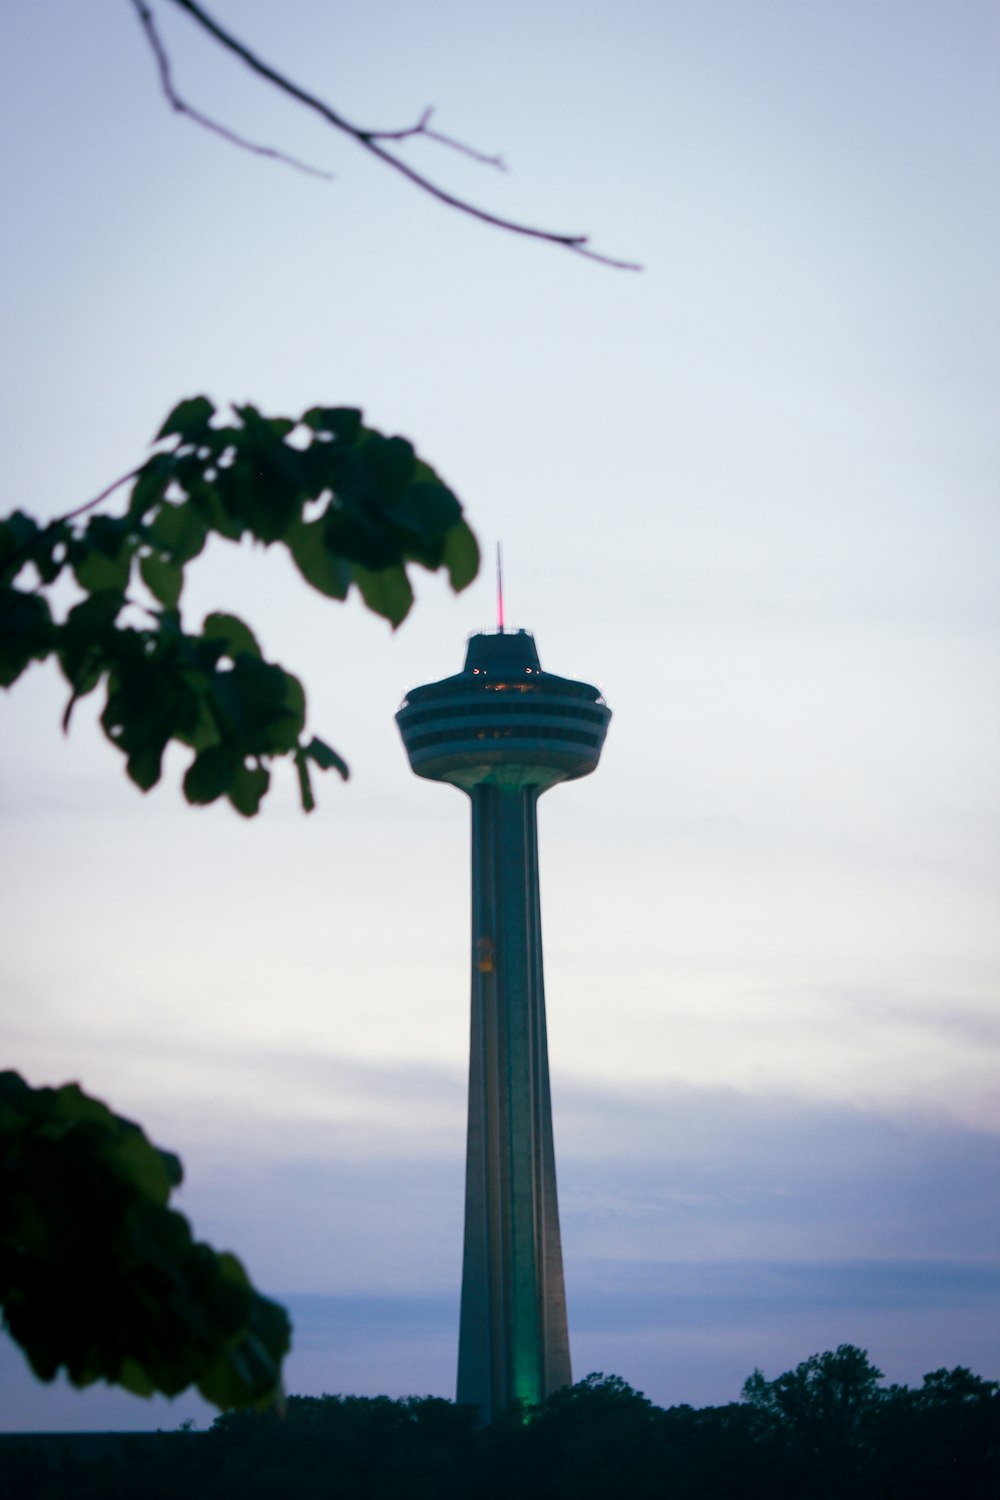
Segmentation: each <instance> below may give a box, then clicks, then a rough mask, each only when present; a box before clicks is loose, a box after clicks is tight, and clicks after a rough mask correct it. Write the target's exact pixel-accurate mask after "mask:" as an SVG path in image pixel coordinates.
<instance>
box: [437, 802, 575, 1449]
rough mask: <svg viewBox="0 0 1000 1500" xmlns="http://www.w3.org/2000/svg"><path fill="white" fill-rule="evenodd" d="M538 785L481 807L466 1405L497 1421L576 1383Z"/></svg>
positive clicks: (463, 1339) (476, 835) (475, 877)
mask: <svg viewBox="0 0 1000 1500" xmlns="http://www.w3.org/2000/svg"><path fill="white" fill-rule="evenodd" d="M539 791H540V789H539V787H538V786H537V785H529V786H521V787H517V786H513V787H512V786H504V785H496V784H489V783H482V784H480V785H478V786H475V787H473V788H472V789H471V790H470V797H471V801H472V1025H471V1049H470V1061H469V1125H468V1149H467V1165H466V1207H465V1250H464V1260H463V1270H462V1313H461V1328H460V1334H459V1354H458V1400H459V1401H462V1402H470V1403H472V1404H474V1405H476V1406H478V1407H479V1408H480V1410H481V1411H482V1413H483V1416H484V1418H485V1420H487V1421H489V1420H491V1419H492V1418H493V1417H494V1416H496V1415H497V1414H498V1413H499V1412H500V1411H502V1410H503V1409H504V1408H505V1407H507V1406H508V1405H509V1404H510V1402H511V1401H512V1400H513V1399H521V1400H524V1401H527V1402H530V1403H536V1402H539V1401H541V1400H543V1399H544V1397H545V1396H546V1395H548V1394H549V1392H551V1391H553V1390H557V1389H558V1388H559V1387H560V1386H563V1385H568V1384H569V1382H570V1379H571V1375H570V1359H569V1335H568V1331H567V1323H566V1295H565V1288H564V1282H563V1267H562V1244H561V1240H560V1234H559V1208H558V1201H557V1196H556V1171H555V1150H554V1146H553V1139H552V1104H551V1096H550V1091H549V1066H548V1048H547V1042H546V1026H545V991H544V983H543V978H542V933H541V911H540V904H539V888H538V836H537V816H536V815H537V804H538V796H539Z"/></svg>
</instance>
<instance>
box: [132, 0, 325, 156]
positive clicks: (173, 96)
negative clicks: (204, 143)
mask: <svg viewBox="0 0 1000 1500" xmlns="http://www.w3.org/2000/svg"><path fill="white" fill-rule="evenodd" d="M132 6H133V8H134V10H135V12H136V15H137V16H138V17H139V20H140V22H141V23H142V28H143V30H144V31H145V33H146V39H147V41H148V42H149V45H150V48H151V49H152V52H153V56H154V57H155V58H156V66H157V68H158V69H159V73H160V85H161V87H162V89H163V92H164V94H165V95H166V97H167V99H168V100H169V102H170V104H171V105H172V106H173V108H174V109H175V110H176V111H177V113H178V114H179V115H187V117H188V119H189V120H194V122H195V124H196V125H203V126H204V127H205V129H206V130H211V131H212V132H213V133H214V134H215V135H221V137H222V139H223V140H224V141H229V143H230V145H232V146H239V148H240V150H241V151H251V152H252V153H253V155H254V156H268V157H270V158H271V160H272V161H280V162H284V164H285V166H287V167H294V168H295V170H296V171H297V172H306V173H307V174H308V175H309V176H310V177H323V178H325V179H326V180H327V181H328V182H331V181H332V180H333V173H332V172H324V171H323V170H322V169H321V168H320V167H311V166H310V165H309V163H308V162H304V161H300V160H299V159H298V157H295V156H288V155H286V153H285V152H284V151H276V150H275V148H274V147H273V146H261V145H259V144H258V143H257V142H256V141H250V140H247V138H246V136H243V135H238V134H237V133H236V131H235V130H230V129H229V127H228V126H227V125H221V124H220V123H219V121H218V120H213V119H211V118H210V117H209V116H208V115H205V114H202V112H201V110H199V109H193V108H192V107H191V105H190V104H187V103H185V101H184V100H183V99H182V98H181V96H180V95H179V94H178V92H177V90H176V89H175V88H174V80H173V75H172V74H171V71H170V58H169V57H168V56H167V50H166V48H165V47H164V45H163V41H162V39H161V37H160V34H159V32H158V31H157V29H156V21H155V19H154V17H153V12H152V11H151V10H150V9H149V6H148V5H144V4H143V0H132Z"/></svg>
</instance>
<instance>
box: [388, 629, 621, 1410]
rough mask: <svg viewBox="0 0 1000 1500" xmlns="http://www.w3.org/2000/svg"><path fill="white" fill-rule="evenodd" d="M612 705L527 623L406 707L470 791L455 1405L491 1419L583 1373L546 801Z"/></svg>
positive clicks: (420, 735) (592, 742)
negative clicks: (551, 1019) (562, 1158)
mask: <svg viewBox="0 0 1000 1500" xmlns="http://www.w3.org/2000/svg"><path fill="white" fill-rule="evenodd" d="M610 719H611V712H610V710H609V709H608V707H607V705H606V704H605V702H604V700H603V698H602V697H601V695H600V693H599V692H598V690H597V688H595V687H591V686H590V685H589V684H588V683H585V682H574V681H572V680H571V679H569V678H566V677H556V676H554V675H553V674H552V673H550V672H543V671H542V669H541V666H540V665H539V661H538V652H537V651H536V649H535V643H534V640H533V638H532V637H531V636H530V635H529V634H528V633H527V631H524V630H518V631H505V630H503V629H502V628H501V629H500V630H499V631H498V632H497V633H496V634H495V635H494V634H487V633H483V634H479V635H474V636H472V637H471V638H470V640H469V646H468V653H467V655H466V659H465V667H464V669H463V670H462V671H461V672H460V673H458V674H457V675H456V676H454V677H446V678H445V679H444V680H443V681H442V682H434V683H430V684H428V685H427V686H426V687H418V688H414V689H413V690H412V691H411V692H409V693H408V694H407V696H406V699H405V701H404V703H403V706H402V708H401V709H400V711H399V713H398V714H397V715H396V722H397V724H398V725H399V729H400V733H401V734H402V736H403V744H404V745H405V747H406V753H407V755H408V756H409V759H410V765H411V766H412V768H413V770H414V771H415V772H416V774H417V775H418V776H425V777H427V778H428V779H429V780H431V781H448V782H451V784H452V785H453V786H457V787H459V788H460V789H461V790H462V791H464V792H467V793H468V795H469V797H470V799H471V802H472V1027H471V1049H470V1059H469V1126H468V1143H467V1157H466V1185H465V1250H464V1258H463V1267H462V1311H461V1328H460V1333H459V1352H458V1400H459V1401H460V1402H468V1403H470V1404H471V1405H474V1406H477V1407H478V1408H479V1409H480V1411H481V1413H482V1415H483V1418H484V1420H486V1421H491V1420H492V1419H493V1418H494V1417H495V1416H496V1415H497V1414H498V1413H499V1412H501V1411H502V1410H503V1409H504V1408H505V1407H507V1406H509V1405H510V1403H511V1401H512V1400H514V1399H516V1398H520V1399H522V1400H524V1401H527V1402H530V1403H536V1402H539V1401H542V1400H543V1399H544V1398H545V1397H546V1396H547V1395H548V1394H549V1393H550V1392H551V1391H554V1390H557V1389H558V1388H559V1387H560V1386H563V1385H568V1384H569V1383H570V1380H571V1375H570V1360H569V1334H568V1331H567V1326H566V1294H565V1290H564V1284H563V1268H562V1243H561V1239H560V1234H559V1206H558V1202H557V1198H556V1169H555V1151H554V1147H553V1140H552V1104H551V1098H550V1093H549V1063H548V1045H547V1041H546V1029H545V991H544V982H543V975H542V934H541V911H540V905H539V889H538V832H537V820H536V809H537V804H538V798H539V797H540V796H541V794H542V792H544V791H547V790H548V788H549V787H552V786H554V785H556V784H557V783H558V782H561V781H574V780H576V778H577V777H579V776H587V775H589V773H590V772H591V771H593V770H595V769H596V768H597V763H598V760H599V759H600V754H601V748H602V746H603V744H604V737H605V734H606V733H607V728H608V723H609V722H610Z"/></svg>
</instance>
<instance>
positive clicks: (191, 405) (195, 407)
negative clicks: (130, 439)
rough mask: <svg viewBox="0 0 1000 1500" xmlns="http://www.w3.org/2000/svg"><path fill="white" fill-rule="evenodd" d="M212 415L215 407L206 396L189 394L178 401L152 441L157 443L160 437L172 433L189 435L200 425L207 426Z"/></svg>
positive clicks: (183, 435)
mask: <svg viewBox="0 0 1000 1500" xmlns="http://www.w3.org/2000/svg"><path fill="white" fill-rule="evenodd" d="M214 415H215V407H214V406H213V405H212V403H211V401H209V399H208V397H207V396H190V397H189V398H188V399H187V400H185V401H178V403H177V405H176V406H175V407H174V409H173V411H172V412H171V413H170V415H169V416H168V417H167V420H166V421H165V422H164V424H163V426H162V427H161V428H160V430H159V432H158V433H157V434H156V438H155V439H154V441H155V442H157V443H158V442H160V440H161V439H162V438H165V437H171V436H172V435H173V434H177V436H179V437H190V436H192V434H196V433H197V432H198V431H199V430H200V429H201V428H202V427H207V426H208V424H209V422H210V421H211V419H212V417H213V416H214Z"/></svg>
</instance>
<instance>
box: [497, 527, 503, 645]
mask: <svg viewBox="0 0 1000 1500" xmlns="http://www.w3.org/2000/svg"><path fill="white" fill-rule="evenodd" d="M497 631H498V632H499V634H500V635H503V552H502V550H501V547H500V543H499V542H497Z"/></svg>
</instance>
